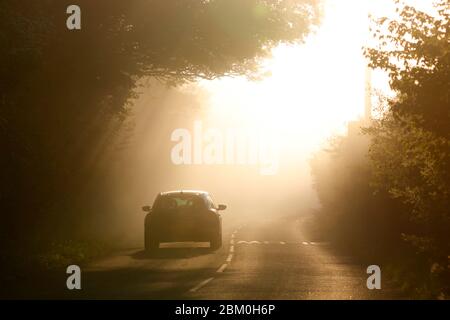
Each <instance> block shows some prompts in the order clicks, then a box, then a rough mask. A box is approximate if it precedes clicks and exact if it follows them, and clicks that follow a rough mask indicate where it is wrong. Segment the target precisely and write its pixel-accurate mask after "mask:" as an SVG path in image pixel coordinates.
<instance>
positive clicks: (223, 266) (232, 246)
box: [189, 230, 259, 292]
mask: <svg viewBox="0 0 450 320" xmlns="http://www.w3.org/2000/svg"><path fill="white" fill-rule="evenodd" d="M236 232H237V230H235V231H234V232H233V233H232V234H231V240H230V249H229V254H228V257H227V260H226V262H227V263H224V264H222V265H221V266H220V268H219V269H217V271H216V272H217V273H222V272H224V271H225V269H226V268H227V267H228V264H229V263H230V262H231V261H232V260H233V253H234V237H235V234H236ZM254 242H258V241H254ZM258 243H259V242H258ZM212 280H214V277H211V278H208V279H206V280H204V281H202V282H200V283H199V284H198V285H196V286H195V287H193V288H192V289H190V290H189V292H196V291H198V290H200V289H201V288H203V287H204V286H206V285H207V284H208V283H209V282H211V281H212Z"/></svg>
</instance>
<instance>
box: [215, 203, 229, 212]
mask: <svg viewBox="0 0 450 320" xmlns="http://www.w3.org/2000/svg"><path fill="white" fill-rule="evenodd" d="M226 208H227V206H226V205H224V204H219V206H218V207H217V210H219V211H223V210H225V209H226Z"/></svg>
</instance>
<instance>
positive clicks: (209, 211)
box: [143, 191, 226, 251]
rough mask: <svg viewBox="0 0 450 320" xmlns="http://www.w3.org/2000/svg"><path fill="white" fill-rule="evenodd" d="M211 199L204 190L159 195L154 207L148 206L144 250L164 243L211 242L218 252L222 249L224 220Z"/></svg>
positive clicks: (220, 208)
mask: <svg viewBox="0 0 450 320" xmlns="http://www.w3.org/2000/svg"><path fill="white" fill-rule="evenodd" d="M225 209H226V206H225V205H218V206H216V205H215V204H214V202H213V201H212V199H211V196H210V195H209V194H208V193H207V192H204V191H171V192H163V193H160V194H159V195H158V196H157V197H156V199H155V202H154V204H153V207H150V206H145V207H143V210H144V211H145V212H148V214H147V216H146V217H145V249H146V250H148V251H152V250H156V249H158V248H159V244H160V243H161V242H186V241H195V242H209V243H210V248H211V249H213V250H216V249H218V248H220V247H221V246H222V218H221V216H220V214H219V211H220V210H225Z"/></svg>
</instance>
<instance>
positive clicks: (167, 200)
mask: <svg viewBox="0 0 450 320" xmlns="http://www.w3.org/2000/svg"><path fill="white" fill-rule="evenodd" d="M202 205H204V201H203V199H202V198H201V197H199V196H198V195H190V194H174V195H163V196H161V197H159V198H158V199H157V200H156V203H155V205H154V207H155V209H157V210H182V209H189V208H197V207H200V206H202Z"/></svg>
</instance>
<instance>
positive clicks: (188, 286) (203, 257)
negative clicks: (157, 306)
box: [65, 218, 397, 299]
mask: <svg viewBox="0 0 450 320" xmlns="http://www.w3.org/2000/svg"><path fill="white" fill-rule="evenodd" d="M310 240H311V239H306V238H305V236H304V235H303V233H302V232H301V230H300V229H299V227H298V221H297V220H294V219H292V218H281V219H278V220H266V221H259V222H257V223H248V224H247V225H245V226H242V227H240V228H239V227H236V228H231V229H230V230H228V231H226V232H225V234H224V246H223V248H222V249H220V250H218V251H216V252H210V251H209V250H208V249H207V248H198V247H196V248H192V247H185V248H179V247H178V248H174V246H175V245H171V248H164V249H160V252H159V253H157V254H156V255H152V256H149V255H147V254H145V252H144V251H142V249H134V250H126V251H123V252H120V253H117V254H115V255H113V256H110V257H107V258H105V259H102V260H99V261H96V262H95V263H93V264H92V265H90V266H88V267H87V268H84V269H83V274H82V290H81V291H70V292H69V291H66V292H65V296H66V297H67V298H87V299H104V298H109V299H116V298H117V299H393V298H396V297H397V296H396V294H395V292H394V291H393V290H390V289H389V288H388V286H387V285H386V283H384V282H383V280H382V289H381V290H368V289H367V287H366V279H367V277H368V275H367V274H366V268H367V266H364V265H361V264H359V263H357V262H356V261H355V260H354V259H353V258H352V257H348V256H342V255H339V254H338V253H337V252H336V250H334V249H333V247H332V245H331V244H329V243H323V242H322V243H321V242H311V241H310ZM196 245H199V244H196Z"/></svg>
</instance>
